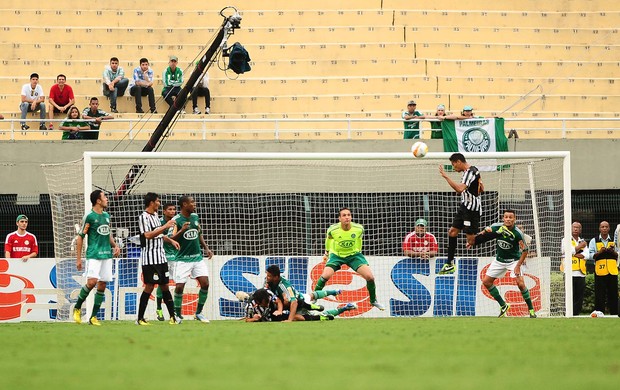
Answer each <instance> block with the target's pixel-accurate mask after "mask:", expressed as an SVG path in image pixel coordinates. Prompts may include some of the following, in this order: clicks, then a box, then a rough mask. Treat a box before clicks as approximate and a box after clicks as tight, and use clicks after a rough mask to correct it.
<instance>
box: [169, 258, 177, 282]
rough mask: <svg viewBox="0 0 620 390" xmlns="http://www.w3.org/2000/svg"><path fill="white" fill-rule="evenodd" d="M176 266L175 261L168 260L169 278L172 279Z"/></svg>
mask: <svg viewBox="0 0 620 390" xmlns="http://www.w3.org/2000/svg"><path fill="white" fill-rule="evenodd" d="M176 268H177V261H170V260H168V274H169V275H170V279H172V280H175V279H174V270H175V269H176Z"/></svg>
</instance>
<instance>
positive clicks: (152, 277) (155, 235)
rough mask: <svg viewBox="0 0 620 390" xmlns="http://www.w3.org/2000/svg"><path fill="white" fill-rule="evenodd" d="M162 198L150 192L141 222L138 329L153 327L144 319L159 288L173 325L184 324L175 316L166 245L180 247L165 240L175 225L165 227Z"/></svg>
mask: <svg viewBox="0 0 620 390" xmlns="http://www.w3.org/2000/svg"><path fill="white" fill-rule="evenodd" d="M160 204H161V202H160V200H159V195H157V194H156V193H154V192H148V193H147V194H146V195H145V196H144V207H145V209H144V212H143V213H142V215H140V217H139V219H138V225H139V226H140V247H141V248H142V250H141V251H140V262H141V263H142V277H143V279H144V285H145V286H144V291H143V292H142V295H140V305H139V307H138V319H137V320H136V324H137V325H150V324H149V323H148V322H147V321H146V319H145V318H144V312H145V311H146V306H147V305H148V303H149V299H150V298H151V293H152V292H153V288H154V287H155V284H157V285H159V286H160V287H161V290H162V296H163V300H164V302H165V304H166V307H167V308H168V314H169V315H170V324H171V325H176V324H178V323H180V319H178V320H177V319H176V318H175V315H174V302H173V300H172V294H170V290H169V289H168V282H169V280H170V273H169V271H168V261H167V259H166V253H165V251H164V241H166V242H167V243H168V244H169V245H172V246H174V247H175V248H176V249H179V243H178V242H176V241H174V240H171V239H170V238H169V237H167V236H165V235H164V233H165V232H166V231H168V230H169V229H170V228H172V227H174V225H175V222H174V221H173V220H168V221H167V222H166V223H165V224H164V225H162V224H161V220H160V219H159V216H158V215H157V210H159V205H160Z"/></svg>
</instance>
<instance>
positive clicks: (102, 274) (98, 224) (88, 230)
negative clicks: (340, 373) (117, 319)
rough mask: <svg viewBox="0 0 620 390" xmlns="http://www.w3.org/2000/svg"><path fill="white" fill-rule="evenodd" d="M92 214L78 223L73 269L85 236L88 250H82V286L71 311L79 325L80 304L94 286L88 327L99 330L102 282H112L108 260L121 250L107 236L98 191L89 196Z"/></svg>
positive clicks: (107, 226) (106, 217)
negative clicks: (93, 300) (84, 264)
mask: <svg viewBox="0 0 620 390" xmlns="http://www.w3.org/2000/svg"><path fill="white" fill-rule="evenodd" d="M90 203H91V204H92V206H93V208H92V210H91V211H90V212H89V213H88V214H86V215H85V216H84V218H83V219H82V227H81V229H80V232H79V233H78V236H77V238H76V259H75V263H76V267H77V270H78V271H81V270H82V247H83V244H84V237H85V236H87V235H88V249H87V250H86V270H85V275H86V284H85V285H84V287H82V289H81V290H80V294H79V295H78V299H77V302H76V303H75V307H74V308H73V319H74V320H75V322H77V323H78V324H79V323H81V322H82V303H84V301H85V300H86V298H87V297H88V294H89V293H90V291H91V290H92V289H93V288H94V287H95V285H97V292H96V294H95V303H94V305H93V311H92V313H91V317H90V318H89V320H88V323H89V324H90V325H96V326H100V325H101V323H100V322H99V320H98V319H97V312H98V311H99V308H100V307H101V303H103V299H104V297H105V287H106V282H111V281H112V261H113V260H112V256H113V255H114V256H118V255H119V254H120V252H121V249H120V248H119V247H118V245H116V241H114V237H112V233H111V232H110V214H108V213H107V212H106V211H105V209H106V208H107V207H108V197H107V196H106V194H105V193H104V192H103V191H101V190H95V191H93V192H91V194H90Z"/></svg>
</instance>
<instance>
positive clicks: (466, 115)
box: [444, 106, 482, 120]
mask: <svg viewBox="0 0 620 390" xmlns="http://www.w3.org/2000/svg"><path fill="white" fill-rule="evenodd" d="M471 118H482V117H476V116H474V108H473V107H472V106H465V107H463V111H462V112H461V114H460V115H447V116H445V117H444V119H449V120H463V119H471Z"/></svg>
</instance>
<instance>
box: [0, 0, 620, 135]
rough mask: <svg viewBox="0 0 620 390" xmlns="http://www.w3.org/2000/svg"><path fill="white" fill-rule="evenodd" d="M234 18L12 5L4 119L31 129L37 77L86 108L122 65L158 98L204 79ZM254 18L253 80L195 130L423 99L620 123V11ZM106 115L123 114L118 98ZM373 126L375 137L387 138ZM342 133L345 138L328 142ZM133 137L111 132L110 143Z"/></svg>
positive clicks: (383, 8) (111, 7)
mask: <svg viewBox="0 0 620 390" xmlns="http://www.w3.org/2000/svg"><path fill="white" fill-rule="evenodd" d="M226 5H228V2H224V1H219V0H217V1H215V2H210V3H209V7H210V9H208V10H205V9H200V10H197V9H196V7H197V6H196V3H195V2H194V1H190V0H179V1H176V2H175V9H170V7H166V8H164V7H162V6H156V5H153V7H151V8H150V9H148V10H141V9H137V8H138V7H137V6H136V5H134V4H132V3H131V2H130V3H129V4H127V2H126V1H120V0H111V1H108V2H106V3H105V4H104V5H97V7H100V9H79V7H78V9H76V7H75V5H74V4H73V3H71V2H69V1H68V0H59V1H57V2H55V3H54V8H53V9H51V8H50V9H40V8H38V5H31V4H30V3H28V2H26V1H24V0H7V1H5V3H4V8H3V9H1V10H0V17H1V18H2V19H3V20H5V21H6V22H5V26H4V27H3V35H2V39H1V40H0V50H1V51H2V52H3V53H4V55H3V59H2V60H1V61H2V66H3V69H4V72H3V74H2V76H1V77H0V88H1V89H2V91H4V94H3V95H2V96H0V112H2V113H3V114H4V115H5V117H7V118H8V119H16V118H19V111H18V102H19V88H20V87H21V85H23V84H24V83H26V82H27V77H28V75H29V74H30V73H32V72H38V73H39V74H40V75H41V85H42V86H43V88H44V90H45V91H46V92H48V91H49V88H50V87H51V85H52V84H53V81H54V79H55V77H56V75H57V74H59V73H63V74H66V75H67V78H68V84H70V85H72V86H73V88H74V91H75V93H76V101H77V105H78V106H79V107H80V108H83V107H85V106H86V105H87V104H88V99H89V97H90V96H100V97H101V95H102V94H101V79H100V77H101V71H102V69H103V67H104V65H106V64H107V63H108V60H109V58H110V57H111V56H117V57H119V58H120V60H121V66H123V67H124V68H125V71H126V72H127V73H128V74H129V76H130V72H131V70H132V69H133V68H134V67H136V66H138V63H137V62H138V59H139V58H140V57H147V58H148V59H149V60H150V61H151V64H152V68H153V69H154V71H155V75H156V85H155V91H156V95H157V96H158V97H159V95H160V93H161V74H162V72H163V70H164V68H165V67H166V66H167V58H168V56H170V55H176V56H178V57H179V59H180V61H179V65H180V66H181V67H182V68H186V69H187V71H189V70H191V69H189V68H187V67H188V66H189V65H190V64H191V63H192V62H193V60H194V58H195V57H196V55H197V54H198V53H199V51H200V50H201V49H204V48H205V47H206V45H207V44H208V42H209V40H210V38H211V37H212V36H213V34H214V33H215V32H216V31H217V27H218V26H219V24H220V23H221V17H220V16H219V15H218V12H219V10H220V9H221V8H223V7H224V6H226ZM240 6H241V5H240ZM249 7H251V8H253V9H240V12H241V14H242V16H243V20H242V25H241V27H242V28H241V29H240V30H238V31H237V33H236V34H235V35H234V36H233V37H231V39H232V42H234V41H237V40H238V41H240V42H241V43H243V45H244V46H245V47H246V48H247V49H248V51H249V53H250V57H251V58H252V62H251V65H252V68H253V69H252V71H251V72H250V73H246V74H244V75H241V76H240V77H239V78H238V79H236V80H232V78H235V77H236V75H234V74H232V73H231V72H230V71H228V72H223V71H219V70H216V69H214V68H212V71H211V72H210V78H211V83H210V89H211V95H212V115H210V116H205V115H202V116H193V115H189V114H188V116H187V117H188V118H205V117H206V118H209V119H246V118H257V119H259V118H260V119H267V118H300V119H301V118H332V119H333V118H375V119H376V118H379V119H386V118H392V119H394V118H399V117H400V111H401V110H402V109H404V104H405V102H406V101H408V100H410V99H415V100H417V101H418V107H419V109H420V110H421V111H423V112H424V113H426V114H432V113H433V112H434V110H433V108H434V107H435V106H436V105H437V104H440V103H441V104H446V106H447V108H448V111H449V112H459V111H460V109H461V108H462V107H463V106H464V105H473V106H474V108H475V111H476V113H477V114H479V115H489V116H491V115H501V116H505V117H506V118H557V117H558V116H559V117H568V118H593V117H598V118H617V117H618V114H617V113H616V112H615V107H616V104H617V101H618V100H620V94H619V88H618V86H617V83H618V82H620V80H619V75H620V62H619V61H618V58H619V56H618V52H619V50H620V44H619V43H618V42H620V41H619V40H618V23H617V22H618V20H620V18H619V17H620V4H618V3H616V2H612V1H609V0H597V1H591V2H570V3H567V2H565V1H560V0H552V1H550V2H547V3H544V4H540V2H535V1H533V0H525V1H522V2H519V3H518V4H512V3H510V4H509V3H506V2H501V3H492V4H489V2H487V1H482V0H474V1H470V2H467V3H466V4H465V3H463V4H451V5H449V6H446V7H448V8H449V9H435V8H436V7H434V6H432V5H431V6H428V7H427V9H424V8H422V7H420V6H415V7H416V8H413V7H414V6H413V5H412V4H411V3H410V2H408V1H405V0H383V1H381V0H360V1H356V2H354V3H352V2H348V1H343V0H335V1H327V0H319V1H315V2H309V3H304V4H300V3H296V2H287V1H283V0H268V1H264V2H261V3H260V9H259V6H258V5H255V4H252V5H249ZM134 8H136V9H134ZM219 65H221V64H219ZM118 106H119V110H120V112H121V113H120V114H119V116H118V117H119V118H121V119H127V120H133V119H135V120H138V118H139V116H138V115H137V114H135V113H134V107H133V99H132V98H131V97H129V96H128V94H126V96H125V97H122V98H119V103H118ZM101 107H102V108H103V109H107V108H108V104H107V101H106V99H105V98H104V100H103V101H102V104H101ZM157 107H158V111H159V112H160V116H161V114H162V113H163V112H165V110H166V109H167V105H166V104H165V103H164V102H163V101H160V102H158V106H157ZM187 111H190V110H187ZM158 117H159V116H154V118H155V119H156V118H158ZM57 118H58V117H57ZM28 121H33V122H36V117H35V116H32V115H31V114H29V117H28ZM586 124H587V122H582V123H577V124H573V125H572V126H573V127H574V129H575V132H574V133H567V134H571V136H572V135H574V134H582V135H583V136H584V137H593V136H595V137H600V136H603V137H609V136H614V135H615V134H616V132H617V131H618V130H617V129H618V128H620V123H617V122H612V121H609V122H605V123H604V124H603V125H602V127H604V128H605V129H606V130H607V131H599V132H597V131H594V132H593V133H594V135H593V134H587V133H586V132H584V131H581V132H579V131H577V130H578V129H583V128H587V127H586ZM180 125H181V124H179V126H180ZM115 126H116V125H115ZM192 126H193V127H196V123H194V124H193V125H190V124H188V125H186V127H187V131H185V130H183V129H182V131H179V132H177V133H176V134H175V135H174V136H173V137H174V138H178V139H183V137H188V139H192V137H194V136H195V137H199V138H201V139H202V138H206V137H207V133H208V134H209V136H215V134H217V137H220V138H221V137H223V138H224V139H226V137H230V138H234V137H233V136H231V135H230V134H233V133H234V132H235V131H236V130H240V129H241V130H242V133H243V134H246V133H247V134H254V135H251V136H249V138H250V139H261V137H267V135H266V134H267V133H269V132H268V131H267V130H268V129H269V126H271V133H273V123H272V124H267V123H260V124H254V125H253V126H254V129H255V130H256V131H255V132H252V129H251V128H248V125H246V124H243V123H242V124H241V125H235V124H233V123H230V122H227V123H224V122H222V123H217V124H214V125H213V126H211V125H209V126H208V127H210V128H211V131H206V130H205V129H201V131H195V132H192V131H191V127H192ZM201 126H202V127H205V125H204V124H203V125H201ZM286 126H289V127H290V128H291V131H292V133H296V134H298V136H296V137H294V138H297V137H302V138H303V137H307V138H309V139H313V138H316V137H322V138H330V137H335V138H336V139H337V138H338V137H339V135H337V134H336V131H330V129H329V128H328V127H329V125H325V127H324V128H322V129H321V131H320V133H321V134H320V135H317V134H316V133H317V132H316V131H314V130H315V129H316V128H317V127H316V124H313V123H311V122H310V123H304V122H295V123H293V124H287V125H286ZM321 126H323V124H321ZM331 126H332V127H333V126H334V124H331ZM373 126H377V125H376V124H374V123H370V124H368V125H367V128H374V129H377V127H373ZM515 126H518V128H517V129H518V130H523V131H522V132H521V133H520V134H521V136H522V137H530V138H534V137H544V138H549V137H558V136H560V134H559V133H558V132H557V131H549V130H540V129H539V127H540V125H539V124H537V123H536V122H535V121H532V122H520V123H518V125H515ZM106 127H110V126H108V124H106ZM120 127H121V128H123V129H125V128H127V124H123V125H120ZM147 127H152V125H148V126H147ZM319 127H320V126H319ZM401 127H402V126H401V125H400V124H399V123H394V122H392V123H389V122H386V123H385V124H382V125H381V128H380V129H377V130H376V131H375V132H372V131H362V132H361V134H363V137H376V138H400V137H401V136H402V135H401V134H399V131H401ZM423 128H428V124H424V125H423ZM7 130H10V125H9V124H8V123H2V124H0V133H1V134H0V139H7V137H9V136H8V135H7V134H6V133H4V132H5V131H7ZM228 130H230V131H228ZM294 130H298V131H294ZM330 132H333V133H334V134H332V135H329V136H328V134H329V133H330ZM218 133H221V134H218ZM285 133H286V132H285ZM192 134H195V135H192ZM286 134H288V133H286ZM55 136H58V133H51V134H47V133H45V132H39V131H32V132H30V133H25V134H18V135H14V136H13V138H14V139H54V137H55ZM122 136H123V134H116V133H115V132H114V131H112V129H108V131H104V132H102V134H101V138H111V139H117V138H120V137H122ZM142 136H143V135H140V137H142ZM567 136H568V135H567Z"/></svg>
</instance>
